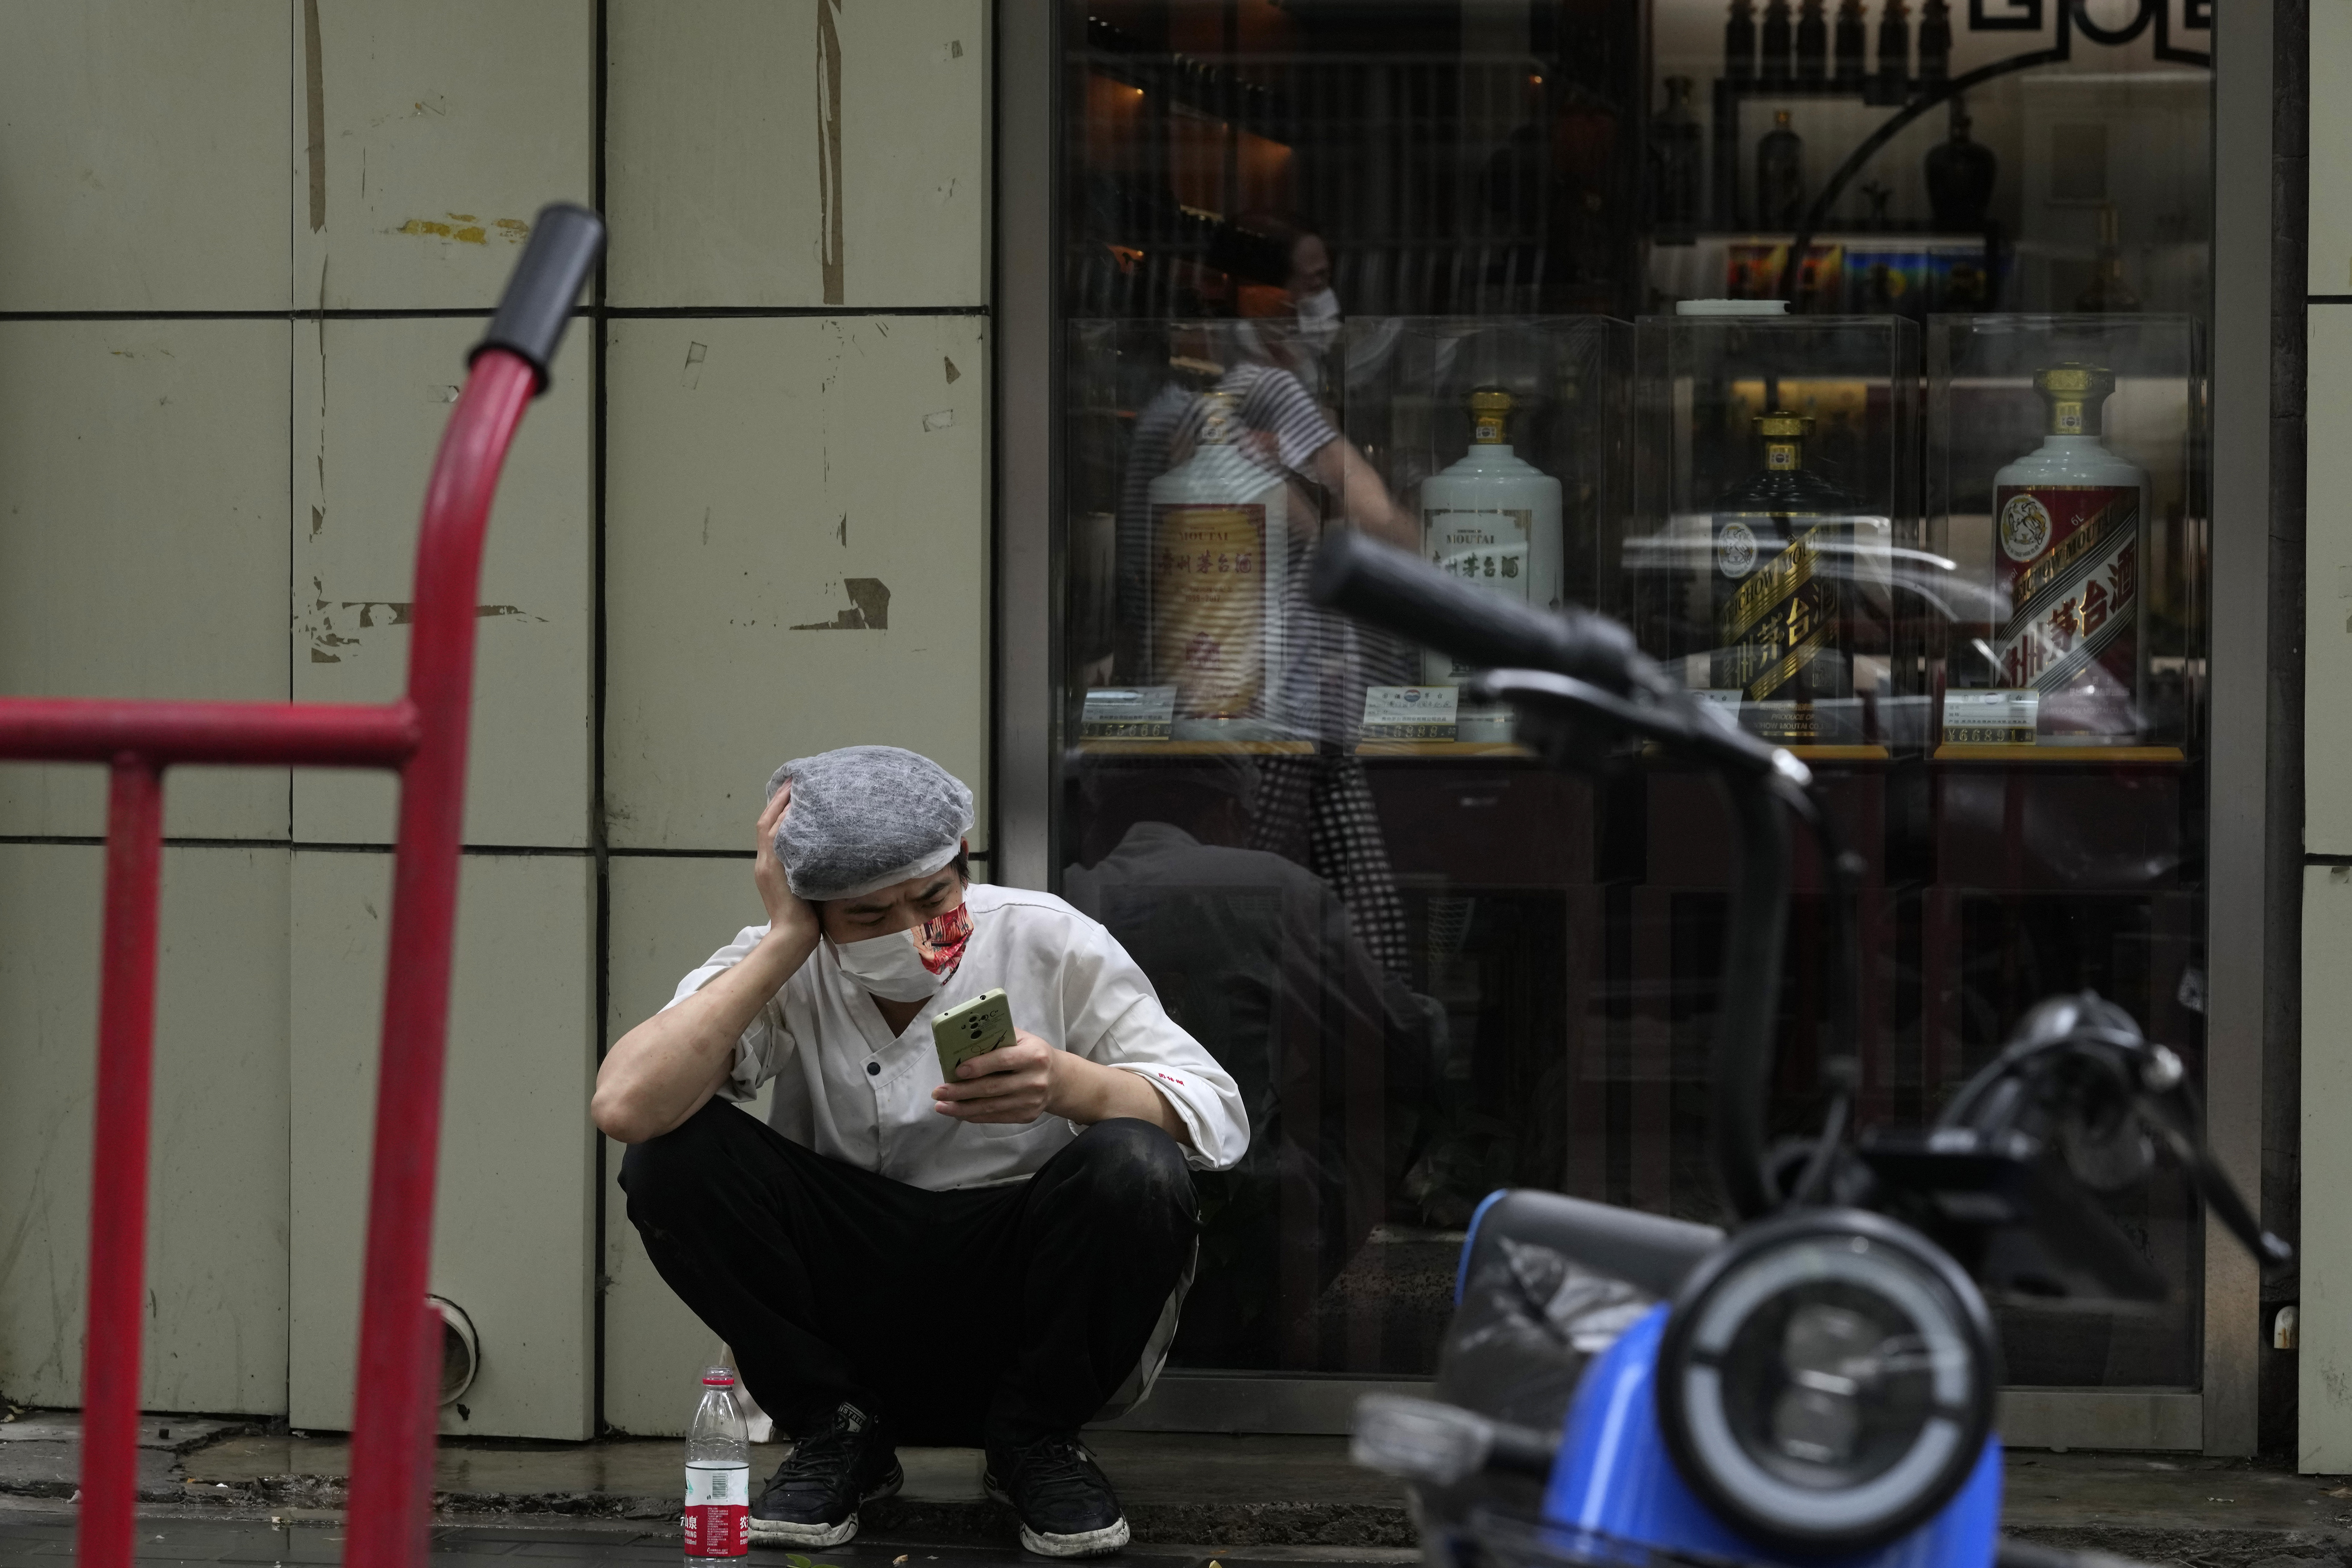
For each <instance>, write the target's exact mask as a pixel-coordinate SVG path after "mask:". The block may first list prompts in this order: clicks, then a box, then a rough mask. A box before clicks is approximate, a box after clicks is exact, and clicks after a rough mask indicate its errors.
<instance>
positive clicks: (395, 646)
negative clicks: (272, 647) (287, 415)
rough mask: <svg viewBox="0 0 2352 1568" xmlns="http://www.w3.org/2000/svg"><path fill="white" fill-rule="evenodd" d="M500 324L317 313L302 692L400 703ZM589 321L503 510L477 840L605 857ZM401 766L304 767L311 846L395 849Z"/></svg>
mask: <svg viewBox="0 0 2352 1568" xmlns="http://www.w3.org/2000/svg"><path fill="white" fill-rule="evenodd" d="M483 328H484V322H483V321H480V320H478V319H476V318H471V317H467V318H459V319H455V320H429V319H428V320H422V321H419V320H412V319H396V320H392V321H324V322H320V321H304V322H301V323H299V325H298V326H297V327H296V329H295V353H294V450H295V460H294V470H293V471H294V520H295V525H294V547H293V548H294V570H293V576H294V647H293V670H294V695H295V697H296V698H297V699H299V700H302V701H306V702H382V701H387V700H391V699H392V698H394V697H397V696H398V695H399V694H400V692H401V691H402V690H403V689H404V687H405V686H406V684H407V679H408V651H409V634H408V626H407V625H406V620H407V613H408V599H409V595H410V593H411V591H412V590H411V586H410V584H411V583H412V581H413V577H414V574H415V560H416V532H417V521H418V518H419V516H420V507H421V504H422V502H423V500H424V496H425V475H426V474H427V473H428V472H429V471H430V469H431V467H432V462H433V453H434V449H435V447H436V446H437V445H438V443H439V441H440V439H441V430H442V426H444V425H446V423H447V422H448V418H449V412H450V405H451V403H452V401H453V400H454V399H455V398H456V396H457V387H458V386H459V384H462V383H463V382H464V380H465V377H466V351H467V348H468V347H469V346H471V345H472V344H473V343H474V342H477V341H478V340H479V339H480V337H481V335H482V331H483ZM592 346H593V345H592V344H591V343H590V342H589V338H588V330H587V329H586V328H585V327H584V326H583V328H582V329H581V330H579V331H576V332H574V333H573V334H572V342H569V343H568V344H566V345H565V346H564V348H563V349H562V351H560V352H559V353H558V354H557V356H556V362H555V380H554V384H553V386H552V387H551V390H550V391H549V392H548V394H547V395H545V396H543V397H541V399H540V400H539V401H538V402H536V403H534V404H533V405H531V406H530V413H529V414H528V415H527V416H525V418H524V420H523V424H522V429H521V432H520V434H519V435H518V436H517V437H516V438H515V444H514V448H513V450H512V452H511V453H510V454H509V456H508V458H507V466H506V472H505V475H504V477H503V478H502V479H500V480H499V495H498V502H497V505H496V506H495V508H494V509H493V510H492V511H491V514H490V530H489V537H488V542H487V543H486V544H485V545H484V548H483V553H482V581H481V591H480V593H479V594H478V596H477V597H478V605H479V607H480V614H479V615H478V616H477V618H476V620H475V623H474V625H475V637H476V642H475V653H474V660H475V662H474V722H473V731H472V740H471V743H470V747H469V750H470V753H471V754H470V756H469V758H468V762H467V775H468V776H467V792H466V826H465V834H466V841H467V843H469V844H491V845H508V846H513V845H530V846H544V847H557V848H572V849H583V848H585V847H587V845H588V811H589V797H590V793H591V789H592V783H591V778H590V770H589V722H590V715H589V707H590V703H591V701H592V692H591V679H590V676H591V671H590V668H589V666H590V660H589V647H590V643H591V635H590V626H589V616H590V613H591V596H590V595H591V588H590V575H591V566H592V563H593V550H592V545H591V527H590V521H591V520H590V507H591V500H590V491H591V489H592V486H591V482H590V481H591V479H592V477H593V476H592V475H591V473H590V467H591V465H590V458H589V424H590V418H591V414H590V410H591V406H592V403H593V399H592V396H591V393H592V391H593V380H594V378H593V374H591V364H592V359H593V356H592V353H591V352H590V351H591V348H592ZM394 804H395V803H394V784H393V781H392V779H391V778H390V777H389V776H388V775H384V774H371V773H348V772H327V771H323V770H320V771H305V772H303V773H299V774H297V775H296V777H295V781H294V837H296V838H297V839H298V840H299V841H302V842H304V843H329V844H355V843H373V844H388V843H390V842H391V841H392V838H393V828H394Z"/></svg>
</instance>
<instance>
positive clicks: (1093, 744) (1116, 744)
mask: <svg viewBox="0 0 2352 1568" xmlns="http://www.w3.org/2000/svg"><path fill="white" fill-rule="evenodd" d="M1078 750H1079V751H1080V752H1083V753H1085V754H1086V755H1087V756H1089V757H1234V756H1243V757H1298V756H1308V755H1312V754H1313V752H1314V751H1315V742H1312V741H1080V742H1078Z"/></svg>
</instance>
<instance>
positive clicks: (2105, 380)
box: [2033, 363, 2116, 398]
mask: <svg viewBox="0 0 2352 1568" xmlns="http://www.w3.org/2000/svg"><path fill="white" fill-rule="evenodd" d="M2033 385H2034V389H2035V390H2036V391H2038V392H2040V393H2042V395H2044V396H2047V397H2068V398H2080V397H2105V395H2107V394H2109V393H2110V392H2113V391H2114V390H2115V389H2116V373H2115V372H2114V371H2111V370H2108V369H2105V368H2104V367H2103V366H2099V365H2091V364H2073V363H2068V364H2053V365H2052V366H2051V367H2050V368H2049V369H2048V370H2040V371H2036V372H2034V373H2033Z"/></svg>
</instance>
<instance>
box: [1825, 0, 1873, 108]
mask: <svg viewBox="0 0 2352 1568" xmlns="http://www.w3.org/2000/svg"><path fill="white" fill-rule="evenodd" d="M1869 58H1870V23H1869V21H1868V20H1867V19H1866V18H1865V17H1864V16H1863V14H1862V0H1838V10H1837V74H1836V76H1835V77H1834V78H1833V81H1834V82H1835V84H1836V86H1837V88H1838V89H1839V90H1840V91H1841V92H1854V91H1858V90H1859V89H1861V87H1862V79H1863V75H1864V71H1865V70H1866V69H1867V68H1868V61H1869Z"/></svg>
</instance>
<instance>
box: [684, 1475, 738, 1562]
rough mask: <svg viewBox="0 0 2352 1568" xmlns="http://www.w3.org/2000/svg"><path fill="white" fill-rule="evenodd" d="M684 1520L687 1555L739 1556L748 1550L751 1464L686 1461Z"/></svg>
mask: <svg viewBox="0 0 2352 1568" xmlns="http://www.w3.org/2000/svg"><path fill="white" fill-rule="evenodd" d="M684 1522H685V1526H686V1554H687V1555H688V1557H740V1556H743V1555H744V1554H745V1553H746V1552H750V1551H751V1468H750V1467H749V1466H746V1465H688V1467H687V1468H686V1515H685V1521H684Z"/></svg>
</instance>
